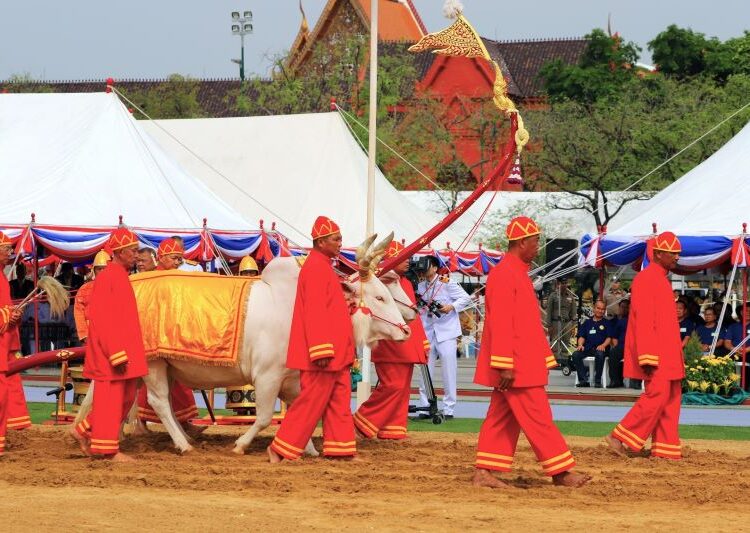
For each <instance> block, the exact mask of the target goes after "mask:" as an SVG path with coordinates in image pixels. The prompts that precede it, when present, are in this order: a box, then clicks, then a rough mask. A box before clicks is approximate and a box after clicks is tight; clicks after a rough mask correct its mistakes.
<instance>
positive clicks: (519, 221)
mask: <svg viewBox="0 0 750 533" xmlns="http://www.w3.org/2000/svg"><path fill="white" fill-rule="evenodd" d="M540 233H541V231H540V230H539V226H537V225H536V222H534V221H533V220H531V219H530V218H529V217H516V218H514V219H513V220H511V221H510V224H508V227H507V229H506V230H505V235H506V236H507V237H508V240H509V241H517V240H518V239H525V238H526V237H532V236H534V235H539V234H540Z"/></svg>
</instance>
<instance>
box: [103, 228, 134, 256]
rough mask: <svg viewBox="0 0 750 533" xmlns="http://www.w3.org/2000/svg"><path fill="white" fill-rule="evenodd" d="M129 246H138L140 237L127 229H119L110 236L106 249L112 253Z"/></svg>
mask: <svg viewBox="0 0 750 533" xmlns="http://www.w3.org/2000/svg"><path fill="white" fill-rule="evenodd" d="M128 246H138V237H136V235H135V233H133V232H132V231H130V230H129V229H127V228H117V229H116V230H115V231H113V232H112V234H111V235H110V236H109V241H107V246H106V248H107V249H108V250H109V251H110V252H114V251H115V250H122V249H123V248H127V247H128Z"/></svg>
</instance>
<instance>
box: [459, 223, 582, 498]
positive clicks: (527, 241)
mask: <svg viewBox="0 0 750 533" xmlns="http://www.w3.org/2000/svg"><path fill="white" fill-rule="evenodd" d="M539 234H540V231H539V227H538V226H537V225H536V223H535V222H534V221H533V220H531V219H530V218H528V217H517V218H514V219H513V220H511V222H510V224H509V225H508V228H507V230H506V235H507V237H508V252H507V253H506V254H505V256H504V257H503V259H502V261H501V262H500V264H499V265H498V266H496V267H495V268H493V269H492V271H491V272H490V275H489V277H488V278H487V288H486V291H485V310H486V311H485V312H486V314H485V323H484V333H483V335H482V344H481V348H480V350H479V359H478V361H477V370H476V374H475V375H474V382H475V383H477V384H479V385H485V386H487V387H492V388H493V389H494V390H493V391H492V398H491V400H490V407H489V410H488V411H487V418H486V419H485V421H484V423H483V424H482V429H481V431H480V433H479V444H478V446H477V458H476V463H475V465H476V472H475V474H474V479H473V483H474V485H477V486H482V487H493V488H503V487H508V486H509V485H508V484H507V483H505V482H503V481H501V480H499V479H497V478H496V477H494V476H493V475H492V473H491V471H492V470H496V471H499V472H509V471H510V469H511V464H512V463H513V456H514V455H515V452H516V444H517V442H518V435H519V432H520V431H521V430H523V432H524V434H525V435H526V438H527V440H528V441H529V443H530V444H531V447H532V448H533V450H534V453H535V454H536V457H537V460H538V461H539V462H540V463H541V465H542V469H543V470H544V473H545V474H547V475H548V476H551V477H552V480H553V482H554V484H555V485H565V486H570V487H580V486H581V485H583V484H585V483H586V482H587V481H589V480H590V479H591V478H590V477H589V476H587V475H585V474H577V473H574V472H572V471H571V470H572V469H573V467H574V466H575V460H574V459H573V455H572V454H571V453H570V449H568V445H567V444H566V443H565V439H563V437H562V435H561V434H560V431H559V430H558V429H557V427H556V426H555V424H554V422H553V421H552V410H551V409H550V406H549V400H548V398H547V393H546V391H545V390H544V387H545V385H547V377H548V376H547V375H548V373H549V369H550V368H552V367H554V366H556V362H555V357H554V356H553V355H552V349H551V348H550V346H549V342H548V341H547V337H546V336H545V334H544V329H543V328H542V320H541V314H540V312H539V302H538V301H537V298H536V294H535V293H534V287H533V285H532V283H531V280H530V279H529V264H530V263H531V261H532V260H533V259H534V257H536V255H537V253H538V251H539Z"/></svg>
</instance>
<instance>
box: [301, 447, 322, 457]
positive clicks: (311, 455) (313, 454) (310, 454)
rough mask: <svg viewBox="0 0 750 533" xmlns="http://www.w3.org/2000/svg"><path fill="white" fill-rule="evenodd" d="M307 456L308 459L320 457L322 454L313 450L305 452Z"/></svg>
mask: <svg viewBox="0 0 750 533" xmlns="http://www.w3.org/2000/svg"><path fill="white" fill-rule="evenodd" d="M305 455H307V456H308V457H320V452H319V451H318V450H316V449H315V448H313V449H312V450H305Z"/></svg>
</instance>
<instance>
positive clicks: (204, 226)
mask: <svg viewBox="0 0 750 533" xmlns="http://www.w3.org/2000/svg"><path fill="white" fill-rule="evenodd" d="M206 226H208V219H207V218H205V217H204V218H203V229H206Z"/></svg>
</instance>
